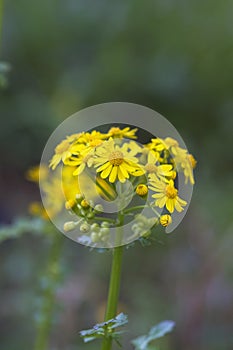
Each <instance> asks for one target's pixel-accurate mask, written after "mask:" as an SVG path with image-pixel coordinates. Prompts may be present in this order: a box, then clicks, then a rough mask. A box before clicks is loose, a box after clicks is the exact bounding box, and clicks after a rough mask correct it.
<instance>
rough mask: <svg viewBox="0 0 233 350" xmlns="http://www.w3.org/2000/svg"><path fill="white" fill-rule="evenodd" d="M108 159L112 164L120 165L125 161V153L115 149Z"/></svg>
mask: <svg viewBox="0 0 233 350" xmlns="http://www.w3.org/2000/svg"><path fill="white" fill-rule="evenodd" d="M108 160H109V162H110V163H111V164H112V165H117V166H119V165H121V164H122V163H123V160H124V155H123V153H122V152H120V151H115V152H112V153H110V155H109V158H108Z"/></svg>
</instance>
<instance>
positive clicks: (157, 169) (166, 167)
mask: <svg viewBox="0 0 233 350" xmlns="http://www.w3.org/2000/svg"><path fill="white" fill-rule="evenodd" d="M158 158H159V156H157V158H156V157H155V156H154V154H153V153H152V152H151V151H149V152H148V156H147V163H146V165H145V166H144V167H143V168H144V170H145V171H146V172H147V173H148V174H149V176H150V175H151V174H155V175H157V176H158V177H162V176H164V177H172V176H173V171H172V165H171V164H160V165H156V163H157V162H158Z"/></svg>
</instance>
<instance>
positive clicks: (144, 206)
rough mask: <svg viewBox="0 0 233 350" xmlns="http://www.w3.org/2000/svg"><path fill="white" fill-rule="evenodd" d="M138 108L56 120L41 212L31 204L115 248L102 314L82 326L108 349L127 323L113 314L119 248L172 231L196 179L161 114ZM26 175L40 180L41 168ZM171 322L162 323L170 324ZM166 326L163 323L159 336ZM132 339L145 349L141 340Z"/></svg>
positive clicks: (72, 234) (93, 242) (94, 243)
mask: <svg viewBox="0 0 233 350" xmlns="http://www.w3.org/2000/svg"><path fill="white" fill-rule="evenodd" d="M135 106H136V105H132V104H114V103H113V104H105V105H99V106H95V108H94V109H93V108H92V109H87V110H84V111H85V112H84V114H83V115H81V117H80V115H79V113H78V116H77V115H74V116H72V117H70V118H68V122H67V120H66V121H65V122H64V123H63V124H61V126H60V127H59V128H58V129H57V130H55V132H54V134H53V135H52V136H51V138H50V139H49V141H48V143H47V145H46V147H45V150H44V153H43V156H42V162H41V166H40V169H39V173H40V176H39V177H40V189H41V194H42V199H43V204H44V207H45V211H43V210H42V209H41V208H39V206H38V205H36V204H34V205H32V207H31V210H32V211H33V210H34V212H40V213H41V215H43V216H44V217H46V216H47V217H49V218H50V219H51V220H52V222H53V223H54V224H55V225H56V226H57V228H58V229H59V230H60V231H62V232H63V233H64V234H65V235H66V236H67V237H69V238H71V239H72V240H74V241H76V242H78V243H81V244H84V245H86V246H90V247H94V248H104V249H108V250H112V252H113V262H112V269H111V278H110V286H109V294H108V302H107V308H106V313H105V320H104V322H103V323H101V324H98V325H96V326H94V327H93V328H92V329H89V330H86V331H81V332H80V335H81V337H82V338H83V339H84V341H85V342H89V341H92V340H95V339H99V338H101V339H102V350H109V349H111V346H112V341H113V340H115V341H117V343H118V344H119V335H120V334H121V331H120V332H119V331H118V330H116V328H117V327H120V326H123V325H124V324H125V323H126V322H127V316H126V315H124V314H120V315H118V316H117V303H118V297H119V289H120V275H121V266H122V255H123V248H124V246H127V245H130V244H132V243H133V242H135V241H139V242H141V243H142V244H143V245H146V244H148V243H149V242H150V241H151V239H152V237H153V233H154V232H155V231H156V227H157V226H162V227H164V228H165V231H166V232H167V233H169V232H171V231H172V230H174V228H175V227H176V226H177V225H178V224H179V222H180V221H181V220H182V218H183V216H184V214H185V212H186V210H187V207H188V204H189V202H190V199H191V194H192V187H193V185H194V177H193V168H194V167H195V165H196V161H195V159H194V157H193V156H192V155H191V154H189V152H188V151H187V149H186V147H185V145H184V143H183V141H182V139H181V137H180V136H179V134H178V133H177V132H176V130H175V128H174V127H173V126H171V124H170V123H169V122H168V121H167V120H166V119H165V118H163V117H161V116H159V115H156V118H157V119H156V120H153V118H151V110H149V111H150V113H149V115H148V109H146V113H145V109H143V110H141V106H140V107H139V106H136V109H135ZM121 107H122V108H121ZM125 107H127V111H128V112H129V111H130V116H131V118H130V120H129V119H128V120H127V118H126V117H125V114H126V113H125V112H126V110H125ZM142 111H143V113H144V115H143V120H142V121H141V122H139V118H138V116H139V114H140V113H142ZM113 112H114V113H113ZM123 112H124V113H123ZM139 112H140V113H139ZM114 114H115V117H114V118H115V119H114V120H117V122H116V121H114V122H112V123H111V122H110V120H109V115H111V117H113V115H114ZM96 115H97V116H98V119H99V120H98V124H97V125H96V120H95V118H96ZM100 115H101V117H100ZM132 115H133V117H132ZM77 117H78V119H77ZM106 121H107V122H106ZM156 122H157V123H156ZM144 123H145V125H144ZM154 123H155V124H154ZM93 124H95V126H94V127H93ZM87 125H89V128H88V129H87V127H86V126H87ZM150 125H152V126H153V127H151V128H150V127H149V128H148V126H150ZM90 126H92V127H90ZM145 126H146V127H145ZM155 127H156V133H152V132H153V131H154V129H155ZM82 128H83V129H82ZM71 130H72V132H69V131H71ZM74 132H75V133H74ZM159 134H161V135H162V136H160V135H159ZM61 135H63V136H62V137H61ZM173 135H175V136H176V137H174V136H173ZM140 138H141V139H143V141H142V140H141V139H140ZM28 176H29V177H30V178H31V180H34V179H36V180H37V179H38V169H34V170H33V169H32V170H31V173H30V172H29V174H28ZM168 322H170V321H167V323H166V322H165V323H164V324H165V326H166V327H168V329H169V330H171V329H172V327H173V326H171V323H170V324H169V325H170V326H168ZM162 325H163V324H162ZM156 327H157V326H156ZM156 327H155V328H153V329H152V331H151V332H152V333H153V330H154V329H156V330H157V328H156ZM161 327H162V326H161ZM169 327H170V328H169ZM169 330H168V331H169ZM166 332H167V331H166V330H165V329H163V327H162V330H161V334H165V333H166ZM152 333H151V334H152ZM145 337H146V336H145ZM148 337H149V338H146V339H147V340H148V339H149V340H150V339H152V340H153V336H152V338H150V336H148ZM149 340H148V343H149ZM133 344H134V345H135V346H136V348H137V349H147V347H146V346H147V345H144V347H140V341H139V340H135V341H134V342H133ZM145 344H147V342H146V343H145Z"/></svg>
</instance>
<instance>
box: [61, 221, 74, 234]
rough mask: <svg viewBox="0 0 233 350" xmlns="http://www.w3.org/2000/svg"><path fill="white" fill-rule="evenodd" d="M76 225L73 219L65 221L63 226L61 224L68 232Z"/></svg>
mask: <svg viewBox="0 0 233 350" xmlns="http://www.w3.org/2000/svg"><path fill="white" fill-rule="evenodd" d="M76 226H77V223H76V222H74V221H67V222H65V224H64V226H63V230H64V231H65V232H69V231H72V230H74V229H75V227H76Z"/></svg>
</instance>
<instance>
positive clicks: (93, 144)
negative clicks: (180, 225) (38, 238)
mask: <svg viewBox="0 0 233 350" xmlns="http://www.w3.org/2000/svg"><path fill="white" fill-rule="evenodd" d="M136 132H137V129H136V128H133V129H132V128H130V127H125V128H120V127H118V126H113V127H111V128H110V129H109V130H108V131H107V132H101V131H99V130H92V131H90V132H81V133H76V134H72V135H70V136H67V137H66V138H65V139H64V140H62V141H61V142H60V144H58V145H57V146H56V148H55V154H54V155H53V157H52V159H51V161H50V167H51V168H52V170H55V173H56V171H57V170H59V169H56V168H57V167H58V165H60V166H62V169H63V170H62V177H61V179H62V180H61V181H62V192H63V198H62V197H60V195H59V191H58V190H56V189H55V188H56V187H57V188H58V187H59V185H58V183H57V182H56V181H57V180H56V176H54V178H53V180H52V181H49V182H48V181H47V182H46V183H44V184H43V186H42V187H44V188H43V190H44V192H45V194H46V196H47V197H48V198H49V199H48V200H47V199H45V201H47V207H48V208H49V211H50V213H48V215H49V216H51V215H59V212H61V211H62V210H64V209H65V210H66V211H68V212H70V214H72V215H76V216H77V221H70V218H69V220H68V221H67V222H64V231H65V232H66V233H67V232H69V231H73V230H77V229H79V232H80V233H79V234H80V237H81V238H80V242H81V243H82V242H87V245H92V246H99V245H101V244H103V245H104V246H105V247H108V246H112V244H113V245H114V242H113V243H111V238H110V232H111V229H112V228H115V227H118V225H119V221H118V212H114V213H113V212H112V211H109V212H108V211H106V213H111V215H110V216H109V214H107V215H106V214H105V212H104V209H106V207H105V206H109V205H111V202H113V203H115V204H114V205H116V207H115V208H118V211H119V212H120V213H121V215H123V216H125V218H127V216H128V219H127V220H129V219H130V218H132V217H133V218H134V219H135V220H136V218H137V220H136V221H137V223H136V224H132V237H131V235H129V238H128V241H129V242H131V241H132V240H134V239H135V237H136V238H138V239H142V238H143V240H144V239H149V238H150V235H151V228H152V227H154V226H156V225H158V224H160V225H161V226H163V227H167V226H168V225H171V224H172V222H173V216H174V215H177V213H181V212H182V211H183V210H184V208H185V207H186V205H187V201H186V200H185V199H186V198H181V197H180V189H179V186H178V184H180V183H181V182H182V181H184V180H182V181H179V180H180V179H179V173H183V174H184V179H185V182H186V183H187V182H189V183H190V184H191V185H192V184H194V178H193V168H194V166H195V163H196V161H195V159H194V157H193V156H192V155H191V154H189V153H188V152H187V150H186V149H183V148H181V147H180V145H179V143H178V141H177V140H175V139H173V138H171V137H167V138H165V139H161V138H153V139H151V141H150V142H149V143H148V144H141V143H139V142H137V141H135V139H136V138H137V135H136ZM182 178H183V177H182ZM64 197H65V201H64ZM182 197H183V195H182ZM102 199H103V200H104V202H102V201H101V200H102ZM106 203H107V204H106ZM108 203H110V204H108ZM122 203H123V204H122ZM103 205H104V206H103ZM142 207H147V208H148V209H150V210H151V213H152V216H151V215H149V216H148V217H147V216H146V215H147V214H146V212H145V213H143V215H139V213H140V210H139V208H142ZM50 208H51V209H50ZM78 239H79V238H78ZM101 242H102V243H101ZM84 244H85V243H84Z"/></svg>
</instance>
